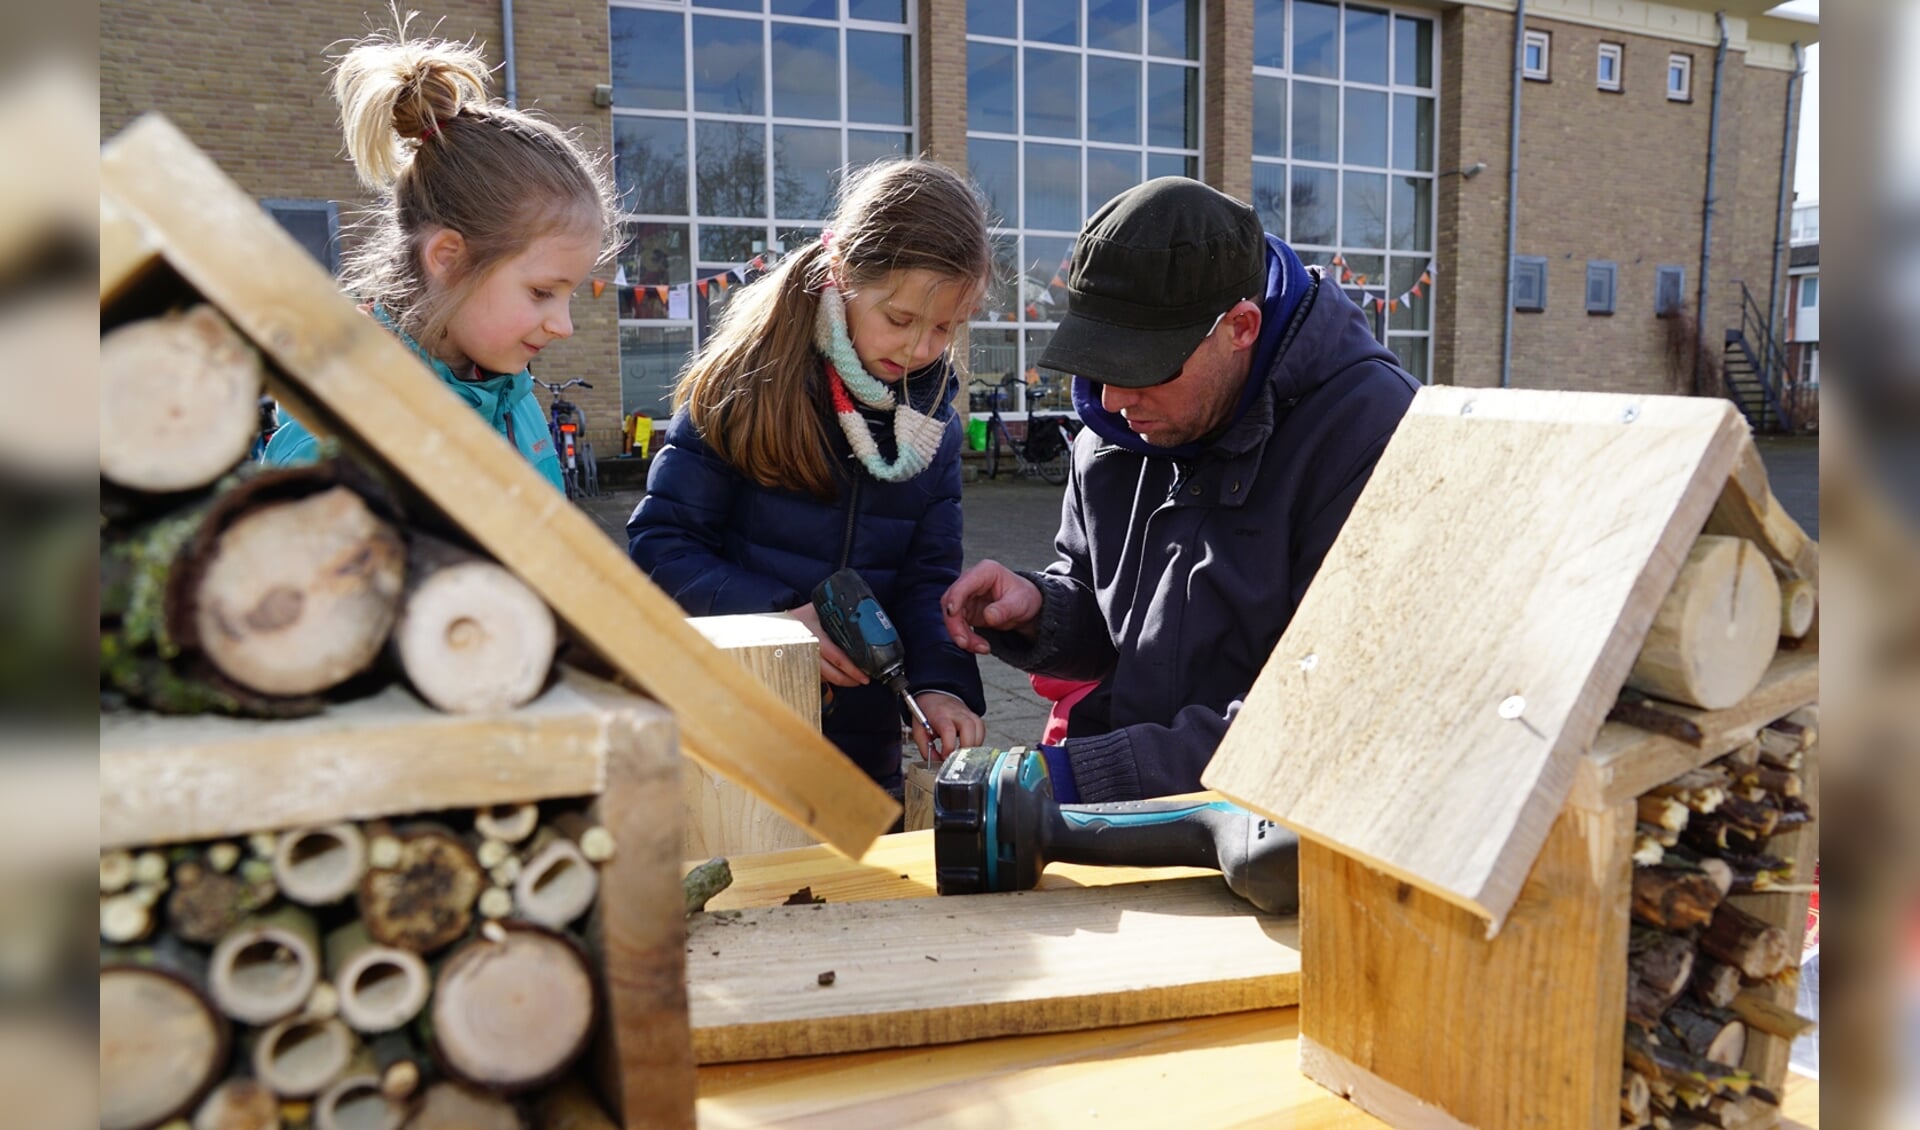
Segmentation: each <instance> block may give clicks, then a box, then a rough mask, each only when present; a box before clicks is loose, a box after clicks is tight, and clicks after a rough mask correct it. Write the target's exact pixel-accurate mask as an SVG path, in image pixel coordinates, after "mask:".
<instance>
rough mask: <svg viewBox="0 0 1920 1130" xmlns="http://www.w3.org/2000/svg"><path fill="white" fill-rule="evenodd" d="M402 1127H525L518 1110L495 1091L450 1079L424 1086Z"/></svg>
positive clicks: (440, 1129) (430, 1129) (519, 1129)
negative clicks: (423, 1091)
mask: <svg viewBox="0 0 1920 1130" xmlns="http://www.w3.org/2000/svg"><path fill="white" fill-rule="evenodd" d="M403 1127H404V1130H525V1124H524V1123H522V1122H521V1121H520V1112H519V1111H518V1110H516V1109H515V1108H514V1105H513V1104H512V1103H511V1102H508V1101H507V1100H506V1099H503V1098H501V1097H500V1096H499V1095H494V1094H489V1093H488V1092H486V1091H483V1090H481V1089H479V1088H478V1087H470V1086H467V1085H466V1084H463V1083H456V1082H453V1081H452V1080H442V1081H440V1082H438V1083H435V1084H433V1085H432V1086H431V1087H428V1088H427V1090H426V1093H425V1094H424V1095H422V1096H421V1098H420V1102H419V1103H418V1104H417V1105H416V1106H415V1107H414V1110H413V1113H412V1115H410V1116H409V1117H408V1118H407V1121H406V1122H405V1123H404V1124H403Z"/></svg>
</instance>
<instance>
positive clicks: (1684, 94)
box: [1667, 55, 1693, 102]
mask: <svg viewBox="0 0 1920 1130" xmlns="http://www.w3.org/2000/svg"><path fill="white" fill-rule="evenodd" d="M1667 98H1668V99H1669V100H1671V101H1674V102H1691V101H1693V56H1691V55H1669V56H1667Z"/></svg>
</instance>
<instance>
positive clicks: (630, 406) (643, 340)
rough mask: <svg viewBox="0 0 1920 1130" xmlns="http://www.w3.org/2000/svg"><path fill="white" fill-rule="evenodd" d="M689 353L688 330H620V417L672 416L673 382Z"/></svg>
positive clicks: (636, 327) (634, 327) (664, 328)
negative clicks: (636, 414) (640, 415)
mask: <svg viewBox="0 0 1920 1130" xmlns="http://www.w3.org/2000/svg"><path fill="white" fill-rule="evenodd" d="M692 352H693V327H691V326H621V327H620V411H621V412H622V414H624V415H632V414H633V413H635V412H645V413H646V414H647V415H649V416H655V417H658V418H660V419H665V418H667V417H669V416H671V415H673V382H674V379H675V378H676V377H678V376H679V374H680V370H681V368H682V367H684V366H685V365H686V363H687V356H688V355H689V354H691V353H692Z"/></svg>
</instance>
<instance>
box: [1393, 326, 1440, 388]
mask: <svg viewBox="0 0 1920 1130" xmlns="http://www.w3.org/2000/svg"><path fill="white" fill-rule="evenodd" d="M1427 340H1428V339H1427V338H1425V337H1408V336H1406V335H1405V334H1392V335H1390V336H1389V337H1388V338H1387V347H1388V348H1389V349H1392V350H1393V352H1394V354H1395V355H1396V356H1398V357H1399V358H1400V365H1401V367H1402V368H1404V369H1406V371H1407V372H1409V373H1412V374H1413V379H1414V380H1417V381H1419V382H1420V383H1421V384H1423V385H1424V384H1432V383H1433V377H1432V376H1430V375H1429V374H1428V373H1427Z"/></svg>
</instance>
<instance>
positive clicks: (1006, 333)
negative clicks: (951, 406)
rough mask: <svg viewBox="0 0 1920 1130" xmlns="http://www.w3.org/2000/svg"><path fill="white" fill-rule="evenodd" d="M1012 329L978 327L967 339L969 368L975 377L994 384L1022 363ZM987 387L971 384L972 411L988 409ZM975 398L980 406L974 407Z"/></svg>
mask: <svg viewBox="0 0 1920 1130" xmlns="http://www.w3.org/2000/svg"><path fill="white" fill-rule="evenodd" d="M1014 334H1015V331H1013V330H975V331H973V336H972V340H971V341H969V342H968V343H967V349H968V353H967V362H968V364H967V368H968V369H970V370H971V371H972V372H973V379H974V380H977V381H981V382H983V383H985V384H988V385H995V384H998V383H1000V382H1001V381H1002V380H1004V379H1006V378H1007V377H1009V376H1011V375H1013V373H1014V372H1015V371H1016V370H1017V369H1018V368H1019V366H1020V351H1019V350H1018V349H1017V348H1015V347H1014V341H1015V337H1014ZM990 395H991V394H990V393H989V391H988V390H986V389H980V388H969V389H968V390H967V407H968V409H969V410H970V411H980V412H985V411H987V405H988V397H989V396H990ZM975 399H978V400H979V403H980V407H979V408H978V409H974V408H973V402H974V400H975Z"/></svg>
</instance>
